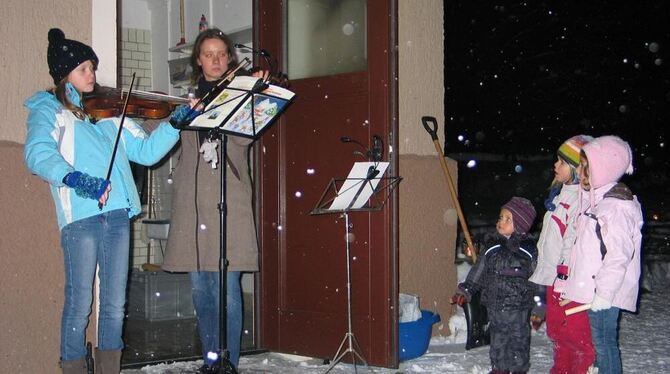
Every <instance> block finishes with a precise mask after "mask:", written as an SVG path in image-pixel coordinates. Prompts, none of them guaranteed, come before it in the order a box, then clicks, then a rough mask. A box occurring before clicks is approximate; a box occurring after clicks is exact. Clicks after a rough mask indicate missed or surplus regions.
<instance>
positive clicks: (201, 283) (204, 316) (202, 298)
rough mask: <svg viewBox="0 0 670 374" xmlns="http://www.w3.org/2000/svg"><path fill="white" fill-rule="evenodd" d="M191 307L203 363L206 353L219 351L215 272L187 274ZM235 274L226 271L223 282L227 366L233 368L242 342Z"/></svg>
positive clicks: (240, 296) (239, 294)
mask: <svg viewBox="0 0 670 374" xmlns="http://www.w3.org/2000/svg"><path fill="white" fill-rule="evenodd" d="M190 274H191V286H192V287H193V306H194V307H195V313H196V316H197V318H198V331H199V332H200V342H201V343H202V355H203V358H204V359H205V362H207V353H208V352H217V351H218V350H219V348H220V347H219V273H218V272H216V271H200V272H191V273H190ZM240 276H241V273H240V272H239V271H229V272H228V277H227V278H226V287H227V288H228V291H227V299H226V300H227V304H226V307H227V309H228V310H227V316H228V318H227V322H228V323H227V325H226V335H227V336H226V345H227V349H228V352H229V353H230V362H231V363H232V364H233V365H234V366H235V367H237V366H238V363H239V361H240V344H241V339H242V317H243V315H242V288H241V286H240Z"/></svg>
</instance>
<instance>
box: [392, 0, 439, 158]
mask: <svg viewBox="0 0 670 374" xmlns="http://www.w3.org/2000/svg"><path fill="white" fill-rule="evenodd" d="M443 14H444V6H443V5H442V1H441V0H398V91H399V98H398V104H399V108H398V109H399V116H398V117H399V118H398V119H399V121H398V122H399V127H400V134H399V136H398V143H399V148H400V149H399V150H398V151H399V153H400V154H401V155H405V154H415V155H435V154H436V152H435V147H434V146H433V142H432V140H431V139H430V136H429V135H428V133H427V132H426V130H425V129H424V128H423V126H422V125H421V117H422V116H434V117H435V118H436V119H437V121H438V125H439V126H440V128H441V129H444V128H443V127H442V126H444V30H443V26H444V21H443ZM438 136H439V138H440V143H441V144H444V133H443V131H438Z"/></svg>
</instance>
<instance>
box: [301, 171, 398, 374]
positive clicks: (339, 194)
mask: <svg viewBox="0 0 670 374" xmlns="http://www.w3.org/2000/svg"><path fill="white" fill-rule="evenodd" d="M388 165H389V163H388V162H356V163H355V164H354V166H353V167H352V169H351V171H350V173H349V175H348V176H347V178H346V179H331V181H330V182H329V183H328V185H327V186H326V189H325V190H324V192H323V194H322V195H321V198H320V199H319V201H318V202H317V204H316V207H315V208H314V209H313V210H312V211H311V212H310V214H311V215H319V214H335V213H339V214H342V215H343V216H344V228H345V240H344V241H345V249H346V259H347V332H346V333H345V334H344V338H343V339H342V342H341V343H340V346H339V348H338V349H337V352H336V353H335V355H334V356H333V361H332V362H331V363H330V366H329V367H328V369H327V370H326V372H325V373H328V372H330V371H331V370H332V369H333V368H334V367H335V366H336V365H337V364H338V363H339V362H340V361H341V360H342V359H343V358H344V356H345V355H346V354H347V353H350V354H351V361H352V363H353V365H354V372H355V373H358V370H357V367H356V357H358V359H359V360H360V361H361V362H362V363H363V364H364V365H365V367H367V368H368V369H369V370H370V371H372V369H370V367H369V366H368V363H367V361H366V360H365V358H364V357H363V353H362V352H361V351H362V349H361V347H360V344H359V343H358V341H357V340H356V336H354V331H353V326H352V321H351V319H352V318H351V317H352V316H351V314H352V313H351V251H350V241H351V240H350V239H351V237H350V235H349V234H350V226H349V213H350V212H370V211H379V210H382V209H383V208H384V205H385V204H386V201H388V198H389V197H390V195H391V193H392V192H393V190H394V189H395V187H396V186H397V185H398V183H399V182H400V180H401V179H402V178H400V177H381V176H382V175H384V172H385V171H386V169H387V168H388ZM345 343H346V349H344V350H343V348H344V347H345Z"/></svg>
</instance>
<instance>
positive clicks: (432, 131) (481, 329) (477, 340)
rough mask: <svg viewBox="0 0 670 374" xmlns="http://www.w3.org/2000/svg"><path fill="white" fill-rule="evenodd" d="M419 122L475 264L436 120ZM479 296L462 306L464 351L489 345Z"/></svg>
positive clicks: (468, 232) (475, 260) (486, 318)
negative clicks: (465, 330) (430, 142)
mask: <svg viewBox="0 0 670 374" xmlns="http://www.w3.org/2000/svg"><path fill="white" fill-rule="evenodd" d="M421 122H422V123H423V127H424V128H425V129H426V131H428V134H429V135H430V138H431V139H433V144H434V145H435V150H436V151H437V155H438V156H439V157H438V158H439V159H440V165H442V170H443V171H444V176H445V178H446V180H447V185H448V186H449V192H450V194H451V200H452V201H453V203H454V206H455V207H456V213H457V214H458V221H459V223H460V224H461V229H463V236H464V237H465V242H466V245H467V246H468V248H469V249H470V255H471V256H472V262H473V263H474V262H477V250H476V248H475V246H474V245H473V244H472V237H471V236H470V231H469V230H468V224H467V223H466V222H465V217H464V216H463V210H461V205H460V203H459V202H458V197H457V196H456V187H455V186H454V181H453V179H452V178H451V174H450V173H449V168H447V161H446V160H445V159H444V153H443V152H442V146H441V145H440V140H439V139H438V137H437V120H436V119H435V117H430V116H423V117H421ZM431 125H432V126H431ZM479 296H480V295H479V292H478V293H476V294H475V295H472V298H471V299H470V302H468V303H465V304H463V305H462V307H463V312H464V313H465V322H466V324H467V325H468V339H467V341H466V343H465V349H466V350H468V349H472V348H476V347H479V346H482V345H487V344H489V330H488V315H487V312H486V308H485V307H484V306H483V305H481V304H480V302H479Z"/></svg>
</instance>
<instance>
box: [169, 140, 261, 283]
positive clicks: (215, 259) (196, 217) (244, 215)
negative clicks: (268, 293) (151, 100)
mask: <svg viewBox="0 0 670 374" xmlns="http://www.w3.org/2000/svg"><path fill="white" fill-rule="evenodd" d="M250 143H251V140H248V139H245V138H240V137H235V136H231V137H228V142H227V153H228V158H229V163H223V162H222V160H219V163H218V164H217V167H216V169H212V167H211V164H209V163H207V162H206V161H205V160H204V159H203V157H202V154H201V153H199V150H200V140H199V138H198V132H196V131H182V133H181V148H180V150H178V151H177V162H176V163H175V166H174V170H173V174H172V179H173V184H172V187H173V198H172V214H171V218H170V232H169V234H168V241H167V247H166V250H165V258H164V260H163V265H162V268H163V270H166V271H176V272H191V271H218V269H219V265H218V264H219V248H220V246H219V210H218V208H217V205H218V203H219V200H220V173H221V168H222V167H225V168H226V190H227V193H226V204H227V207H228V214H227V216H226V223H227V224H226V227H227V229H226V237H227V240H226V252H227V256H226V257H227V258H228V260H229V267H228V270H229V271H258V240H257V234H256V227H255V223H254V216H253V206H252V203H251V199H252V193H253V191H252V188H253V185H252V182H251V179H250V177H249V167H248V163H247V148H248V145H249V144H250ZM220 146H221V145H220V144H219V147H220ZM217 153H218V155H219V158H220V156H221V155H220V148H217ZM229 164H232V167H231V165H229ZM196 170H197V180H196ZM196 200H197V201H196ZM196 207H197V213H196ZM196 239H197V240H196Z"/></svg>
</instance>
